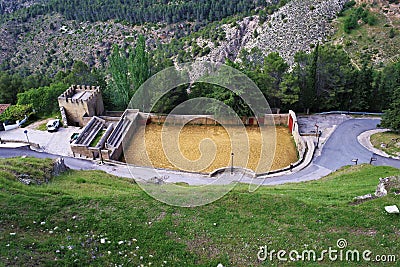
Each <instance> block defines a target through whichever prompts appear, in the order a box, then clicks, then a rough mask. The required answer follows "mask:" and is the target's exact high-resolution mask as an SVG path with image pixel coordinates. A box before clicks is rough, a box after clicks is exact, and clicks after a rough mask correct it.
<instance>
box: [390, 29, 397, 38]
mask: <svg viewBox="0 0 400 267" xmlns="http://www.w3.org/2000/svg"><path fill="white" fill-rule="evenodd" d="M395 36H396V32H395V30H394V29H393V27H392V28H390V30H389V38H390V39H392V38H394V37H395Z"/></svg>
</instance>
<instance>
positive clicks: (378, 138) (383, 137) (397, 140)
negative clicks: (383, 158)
mask: <svg viewBox="0 0 400 267" xmlns="http://www.w3.org/2000/svg"><path fill="white" fill-rule="evenodd" d="M371 144H372V145H373V146H374V147H375V148H377V149H380V150H382V151H384V152H386V153H387V154H388V155H391V156H395V157H398V156H399V155H400V134H396V133H394V132H384V133H376V134H373V135H371ZM381 144H385V146H386V147H381Z"/></svg>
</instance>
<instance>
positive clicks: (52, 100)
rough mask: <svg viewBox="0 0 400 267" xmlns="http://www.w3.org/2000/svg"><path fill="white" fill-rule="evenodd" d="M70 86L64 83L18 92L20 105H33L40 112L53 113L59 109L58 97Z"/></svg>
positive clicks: (44, 113)
mask: <svg viewBox="0 0 400 267" xmlns="http://www.w3.org/2000/svg"><path fill="white" fill-rule="evenodd" d="M67 88H68V86H67V85H65V84H64V83H55V84H51V85H50V86H45V87H39V88H37V89H30V90H28V91H26V92H24V93H19V94H18V96H17V97H18V102H17V103H18V105H31V107H32V108H33V109H35V111H36V112H37V113H39V114H43V115H46V114H51V113H53V112H54V111H57V110H58V97H59V96H60V95H61V94H62V93H63V92H64V91H65V90H66V89H67Z"/></svg>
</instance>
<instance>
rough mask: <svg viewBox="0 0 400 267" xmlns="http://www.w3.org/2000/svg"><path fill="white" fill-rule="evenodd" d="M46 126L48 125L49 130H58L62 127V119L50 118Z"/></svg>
mask: <svg viewBox="0 0 400 267" xmlns="http://www.w3.org/2000/svg"><path fill="white" fill-rule="evenodd" d="M46 127H47V131H49V132H56V131H57V130H58V128H60V120H59V119H56V120H50V121H48V122H47V124H46Z"/></svg>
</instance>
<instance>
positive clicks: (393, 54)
mask: <svg viewBox="0 0 400 267" xmlns="http://www.w3.org/2000/svg"><path fill="white" fill-rule="evenodd" d="M355 8H357V7H355ZM366 9H369V6H367V7H366ZM351 12H352V9H349V10H347V11H345V12H343V16H341V17H338V19H337V23H336V28H337V31H336V33H335V35H334V36H332V38H331V39H332V40H333V42H334V43H337V42H338V40H340V41H339V42H338V43H340V44H342V45H343V48H344V49H345V50H346V52H347V53H348V54H349V56H350V57H351V58H352V59H353V63H355V64H357V66H359V67H360V68H361V66H362V61H363V60H365V57H366V56H370V57H371V59H372V60H373V61H375V63H374V64H375V65H376V66H377V67H380V66H384V65H386V64H388V63H393V61H396V60H397V59H396V58H397V57H398V54H399V53H398V43H399V41H400V34H399V31H398V30H395V32H396V34H395V36H394V37H393V38H389V35H390V30H391V28H392V27H391V26H390V27H387V26H388V25H392V24H393V26H394V28H398V25H399V23H400V20H399V19H396V20H393V21H392V22H391V21H390V20H389V19H388V18H387V17H385V15H384V14H383V11H379V12H378V11H377V10H373V11H370V13H371V14H372V15H373V16H375V18H376V24H375V25H368V24H366V23H361V25H360V26H359V27H358V28H357V29H354V30H352V31H351V32H350V33H346V32H345V31H344V27H343V25H344V21H345V20H346V19H347V18H348V17H349V16H350V13H351ZM381 62H382V63H381ZM380 64H382V65H380Z"/></svg>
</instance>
